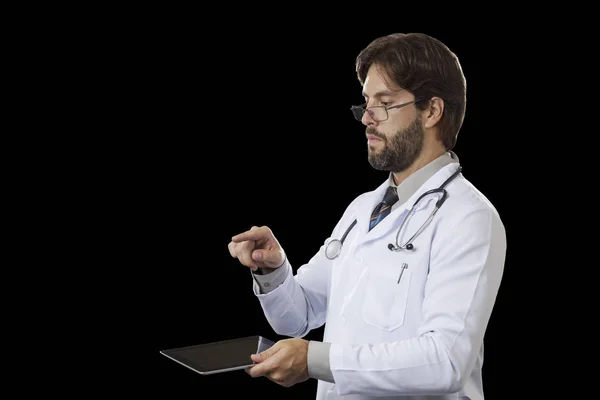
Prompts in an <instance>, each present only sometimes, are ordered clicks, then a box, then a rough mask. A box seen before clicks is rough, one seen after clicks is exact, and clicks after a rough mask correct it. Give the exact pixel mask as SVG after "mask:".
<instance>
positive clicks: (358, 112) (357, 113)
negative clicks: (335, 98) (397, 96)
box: [350, 100, 421, 122]
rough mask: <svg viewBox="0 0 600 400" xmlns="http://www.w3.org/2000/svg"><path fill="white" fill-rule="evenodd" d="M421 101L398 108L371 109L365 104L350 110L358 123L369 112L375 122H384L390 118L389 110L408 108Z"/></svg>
mask: <svg viewBox="0 0 600 400" xmlns="http://www.w3.org/2000/svg"><path fill="white" fill-rule="evenodd" d="M419 101H421V100H413V101H409V102H408V103H402V104H398V105H397V106H391V107H386V106H373V107H369V108H365V106H366V105H367V104H366V103H365V104H361V105H360V106H352V107H350V109H351V110H352V114H354V118H356V120H357V121H362V117H363V115H365V112H368V113H369V115H370V116H371V118H372V119H373V120H374V121H377V122H382V121H385V120H386V119H388V118H389V115H388V112H387V110H391V109H394V108H402V107H405V106H408V105H410V104H413V103H417V102H419Z"/></svg>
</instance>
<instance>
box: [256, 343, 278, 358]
mask: <svg viewBox="0 0 600 400" xmlns="http://www.w3.org/2000/svg"><path fill="white" fill-rule="evenodd" d="M279 350H281V344H280V342H277V343H275V344H274V345H273V346H271V347H269V348H268V349H266V350H265V351H261V352H260V353H258V354H250V358H251V359H252V361H254V362H255V363H261V362H264V361H266V360H267V359H268V358H270V357H273V356H274V355H275V354H277V352H279Z"/></svg>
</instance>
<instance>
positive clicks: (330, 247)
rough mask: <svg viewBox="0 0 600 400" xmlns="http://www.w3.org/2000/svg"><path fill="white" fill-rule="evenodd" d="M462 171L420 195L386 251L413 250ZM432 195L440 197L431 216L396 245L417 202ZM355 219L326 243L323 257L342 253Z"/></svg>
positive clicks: (331, 257) (457, 170) (331, 258)
mask: <svg viewBox="0 0 600 400" xmlns="http://www.w3.org/2000/svg"><path fill="white" fill-rule="evenodd" d="M461 171H462V166H460V165H459V166H458V168H457V169H456V171H455V172H454V173H453V174H452V175H450V177H449V178H448V179H446V180H445V181H444V183H442V184H441V185H440V186H439V187H438V188H436V189H431V190H428V191H426V192H425V193H423V194H422V195H420V196H419V198H417V200H416V201H415V202H414V204H413V205H412V207H411V208H410V210H409V212H408V214H407V215H406V217H404V219H403V220H402V223H401V224H400V227H399V228H398V232H397V233H396V243H395V244H393V243H390V244H389V245H388V249H390V250H392V251H400V250H405V249H406V250H413V249H414V246H413V244H412V242H413V241H414V240H415V239H416V238H417V236H418V235H420V234H421V232H423V230H424V229H425V228H426V227H427V226H428V225H429V223H430V222H431V220H432V219H433V216H434V215H435V214H436V213H437V211H438V210H439V209H440V207H441V206H442V204H444V202H445V201H446V198H447V197H448V193H447V192H446V189H445V187H446V185H447V184H448V183H449V182H450V181H452V180H453V179H454V178H455V177H456V176H458V174H459V173H460V172H461ZM434 193H441V194H442V195H441V196H440V198H439V199H438V201H437V202H436V204H435V208H434V209H433V211H432V212H431V214H430V215H429V217H428V218H427V220H426V221H425V222H424V223H423V224H421V227H420V228H419V229H418V230H417V232H415V234H414V235H412V237H411V238H410V239H408V241H406V242H405V243H404V244H403V245H400V244H399V243H398V239H399V237H400V232H402V228H403V227H404V224H405V223H406V221H407V220H408V218H409V217H410V215H411V214H412V213H414V210H415V208H416V206H417V204H419V201H421V200H422V199H423V198H424V197H426V196H428V195H430V194H434ZM357 222H358V221H357V219H356V218H355V219H354V221H352V223H351V224H350V226H349V227H348V228H347V229H346V231H345V232H344V235H343V236H342V238H341V239H333V240H331V241H330V242H329V243H327V246H326V247H325V256H326V257H327V258H328V259H330V260H334V259H336V258H337V257H338V256H339V255H340V254H341V252H342V247H343V245H344V241H345V240H346V237H347V236H348V234H349V233H350V231H351V230H352V229H353V228H354V226H355V225H356V223H357Z"/></svg>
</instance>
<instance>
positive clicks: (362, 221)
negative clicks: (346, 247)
mask: <svg viewBox="0 0 600 400" xmlns="http://www.w3.org/2000/svg"><path fill="white" fill-rule="evenodd" d="M388 186H389V181H387V180H386V181H385V182H384V183H382V184H381V185H380V186H379V187H378V188H377V189H375V190H374V191H373V192H371V194H370V195H369V196H368V197H367V198H365V200H364V202H363V204H362V207H361V209H360V213H359V215H358V217H357V220H358V225H359V226H360V228H361V231H362V232H365V234H364V235H361V237H360V239H359V241H358V245H360V244H363V243H365V242H367V241H370V240H374V239H377V238H378V237H381V235H383V234H385V232H387V231H388V230H389V229H390V228H391V227H392V226H393V225H394V224H393V222H394V221H393V220H395V219H398V217H399V216H400V215H401V214H402V212H403V210H402V209H401V207H399V208H398V209H396V210H394V211H392V212H391V213H390V215H388V216H387V217H385V218H384V219H383V220H382V221H381V222H379V224H377V225H376V226H375V227H374V228H373V229H372V230H370V231H369V224H370V221H371V214H372V213H373V210H374V209H375V207H377V205H378V204H379V203H380V202H381V199H383V195H384V194H385V191H386V189H387V188H388Z"/></svg>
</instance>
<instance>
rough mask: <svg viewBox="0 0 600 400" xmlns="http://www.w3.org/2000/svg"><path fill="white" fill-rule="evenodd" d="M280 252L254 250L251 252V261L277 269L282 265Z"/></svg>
mask: <svg viewBox="0 0 600 400" xmlns="http://www.w3.org/2000/svg"><path fill="white" fill-rule="evenodd" d="M282 258H283V257H282V255H281V252H280V251H278V250H254V251H253V252H252V259H253V260H254V261H260V262H263V263H265V264H268V265H269V266H271V265H274V266H275V267H278V266H279V265H281V264H282V263H283V261H282Z"/></svg>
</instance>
